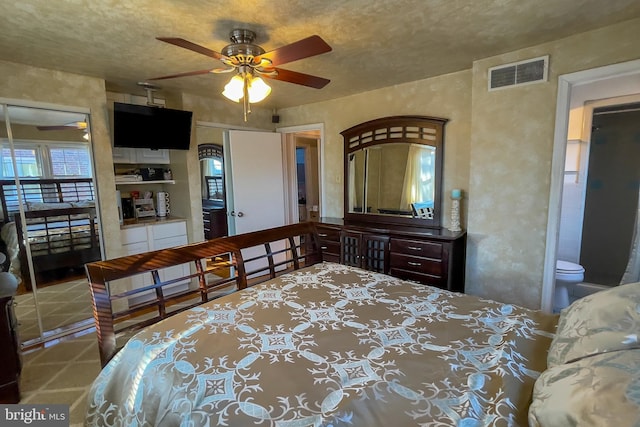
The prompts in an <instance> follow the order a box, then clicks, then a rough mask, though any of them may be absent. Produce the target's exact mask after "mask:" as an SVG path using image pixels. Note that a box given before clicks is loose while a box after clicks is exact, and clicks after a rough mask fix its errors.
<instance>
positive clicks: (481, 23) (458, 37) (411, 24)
mask: <svg viewBox="0 0 640 427" xmlns="http://www.w3.org/2000/svg"><path fill="white" fill-rule="evenodd" d="M635 17H640V1H638V0H608V1H606V2H605V1H603V0H468V1H462V0H322V1H316V0H275V1H274V0H270V1H265V0H253V1H246V0H217V1H211V0H207V1H205V0H126V1H125V0H123V1H118V0H20V1H7V0H3V1H1V2H0V59H2V60H6V61H11V62H19V63H25V64H30V65H34V66H38V67H44V68H52V69H58V70H63V71H68V72H73V73H79V74H84V75H90V76H96V77H101V78H104V79H105V80H106V82H107V87H108V88H110V89H112V90H123V91H127V92H129V93H138V94H144V92H143V91H142V90H141V89H140V88H139V87H137V86H136V82H139V81H144V80H145V79H148V78H151V77H157V76H162V75H167V74H176V73H181V72H186V71H193V70H201V69H205V68H208V67H211V68H217V67H220V65H221V63H220V62H219V61H216V60H213V59H211V58H208V57H206V56H203V55H200V54H197V53H195V52H192V51H189V50H185V49H182V48H179V47H176V46H172V45H169V44H166V43H163V42H160V41H157V40H156V39H155V38H156V37H180V38H184V39H187V40H189V41H191V42H194V43H197V44H200V45H203V46H206V47H208V48H210V49H212V50H215V51H217V52H219V51H220V50H221V49H222V48H223V47H224V46H225V45H227V44H228V43H229V38H228V34H229V31H231V30H232V29H233V28H248V29H251V30H253V31H255V32H256V33H257V34H258V37H257V40H256V44H258V45H261V46H262V47H263V48H264V49H265V50H267V51H269V50H272V49H275V48H278V47H281V46H284V45H286V44H289V43H292V42H294V41H297V40H300V39H302V38H305V37H308V36H310V35H313V34H317V35H319V36H321V37H322V38H323V39H324V40H325V41H326V42H327V43H328V44H329V45H330V46H331V47H332V48H333V50H332V51H331V52H329V53H325V54H322V55H319V56H315V57H312V58H307V59H303V60H300V61H296V62H293V63H289V64H286V65H282V66H281V68H285V69H290V70H295V71H299V72H304V73H307V74H313V75H317V76H320V77H325V78H328V79H330V80H331V83H329V84H328V85H327V86H326V87H325V88H323V89H320V90H318V89H311V88H307V87H302V86H298V85H294V84H290V83H285V82H280V81H274V80H268V83H269V84H270V85H271V86H272V88H273V92H272V94H271V96H270V97H269V98H267V100H265V101H263V103H262V104H261V105H264V106H266V107H269V108H283V107H289V106H294V105H300V104H306V103H310V102H317V101H321V100H327V99H333V98H338V97H342V96H346V95H350V94H354V93H359V92H364V91H369V90H373V89H376V88H380V87H385V86H390V85H393V84H399V83H404V82H408V81H413V80H419V79H423V78H427V77H431V76H435V75H439V74H444V73H450V72H454V71H459V70H463V69H468V68H470V67H471V65H472V62H473V61H474V60H475V59H479V58H485V57H488V56H492V55H496V54H500V53H504V52H509V51H513V50H517V49H520V48H523V47H527V46H532V45H536V44H539V43H543V42H546V41H551V40H555V39H558V38H562V37H566V36H569V35H571V34H575V33H579V32H583V31H587V30H590V29H594V28H598V27H603V26H606V25H610V24H613V23H617V22H621V21H624V20H628V19H632V18H635ZM228 79H229V75H228V74H222V75H219V74H218V75H216V74H206V75H201V76H194V77H182V78H177V79H171V80H162V81H160V82H159V83H158V84H159V85H160V86H161V88H162V90H180V91H184V92H189V93H195V94H200V95H203V94H204V95H206V96H211V97H221V95H219V94H220V92H221V91H222V88H223V86H224V84H225V83H226V82H227V81H228ZM43 84H46V82H43ZM0 95H1V94H0Z"/></svg>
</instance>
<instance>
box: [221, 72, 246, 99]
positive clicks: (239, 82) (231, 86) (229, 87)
mask: <svg viewBox="0 0 640 427" xmlns="http://www.w3.org/2000/svg"><path fill="white" fill-rule="evenodd" d="M222 95H224V96H225V97H226V98H227V99H230V100H231V101H233V102H240V100H241V99H242V97H243V96H244V79H243V78H242V76H241V75H240V74H236V75H235V76H233V77H232V78H231V80H229V83H227V84H226V85H225V86H224V91H222Z"/></svg>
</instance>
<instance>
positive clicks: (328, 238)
mask: <svg viewBox="0 0 640 427" xmlns="http://www.w3.org/2000/svg"><path fill="white" fill-rule="evenodd" d="M318 239H319V240H320V242H321V243H324V242H336V243H338V244H340V229H339V228H325V227H318ZM339 252H340V250H338V253H339Z"/></svg>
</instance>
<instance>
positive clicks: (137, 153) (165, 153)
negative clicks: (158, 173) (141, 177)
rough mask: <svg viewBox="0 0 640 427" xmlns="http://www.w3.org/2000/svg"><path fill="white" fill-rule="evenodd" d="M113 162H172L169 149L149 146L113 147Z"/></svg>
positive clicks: (165, 163)
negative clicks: (150, 147)
mask: <svg viewBox="0 0 640 427" xmlns="http://www.w3.org/2000/svg"><path fill="white" fill-rule="evenodd" d="M112 155H113V163H121V164H156V165H168V164H170V163H171V159H170V156H169V150H166V149H160V150H151V149H149V148H126V147H113V152H112Z"/></svg>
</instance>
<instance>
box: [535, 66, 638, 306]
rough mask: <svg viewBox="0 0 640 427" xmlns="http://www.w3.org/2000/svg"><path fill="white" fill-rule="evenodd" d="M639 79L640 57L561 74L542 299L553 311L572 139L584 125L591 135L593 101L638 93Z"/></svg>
mask: <svg viewBox="0 0 640 427" xmlns="http://www.w3.org/2000/svg"><path fill="white" fill-rule="evenodd" d="M638 82H640V60H635V61H629V62H626V63H620V64H614V65H609V66H605V67H600V68H596V69H592V70H586V71H580V72H576V73H572V74H567V75H563V76H560V77H559V80H558V102H557V108H556V127H555V133H554V148H553V159H552V166H551V188H550V192H549V216H548V222H547V240H546V254H545V264H544V275H543V288H542V301H541V306H542V309H543V310H546V311H551V309H552V307H553V300H554V291H555V276H556V260H557V259H558V257H559V251H558V244H559V237H558V236H559V231H560V218H561V210H562V197H563V186H564V182H565V163H566V159H567V146H568V141H571V140H573V139H580V136H578V137H577V138H576V137H574V136H572V135H573V134H574V133H575V131H576V130H577V132H578V133H577V134H578V135H583V134H586V132H584V129H583V126H585V128H586V129H587V131H588V133H589V134H590V131H591V121H590V120H589V121H588V126H586V121H585V120H582V118H583V117H589V118H591V116H592V114H591V112H592V109H591V110H590V111H589V114H586V111H587V110H589V108H588V104H589V103H591V104H592V106H593V101H595V100H603V101H604V100H605V99H607V98H613V97H622V96H626V95H633V94H637V93H638V89H637V88H638ZM573 117H578V118H579V120H573Z"/></svg>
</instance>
